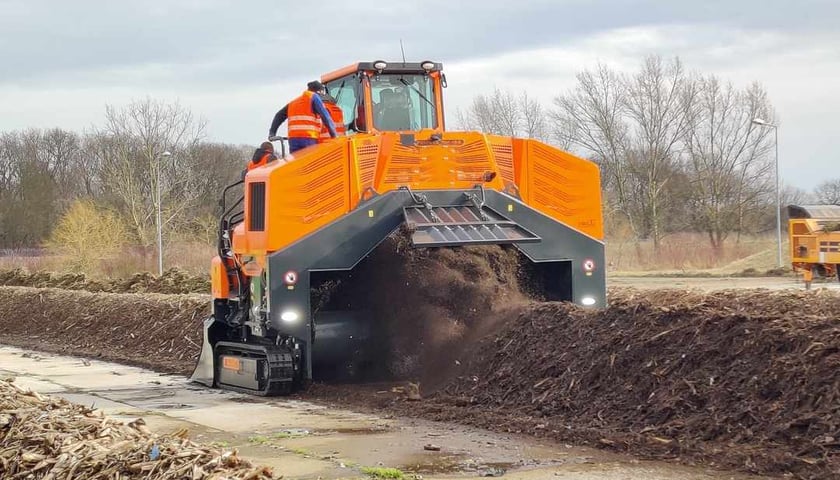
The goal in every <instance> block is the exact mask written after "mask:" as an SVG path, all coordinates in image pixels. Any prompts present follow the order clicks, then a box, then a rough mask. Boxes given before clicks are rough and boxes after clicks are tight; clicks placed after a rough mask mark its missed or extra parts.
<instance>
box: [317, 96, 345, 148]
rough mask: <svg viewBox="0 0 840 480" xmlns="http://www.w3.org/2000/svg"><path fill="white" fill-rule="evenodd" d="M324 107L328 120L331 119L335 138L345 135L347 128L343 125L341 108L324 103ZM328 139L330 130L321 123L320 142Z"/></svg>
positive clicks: (330, 103)
mask: <svg viewBox="0 0 840 480" xmlns="http://www.w3.org/2000/svg"><path fill="white" fill-rule="evenodd" d="M324 106H325V107H327V111H329V112H330V118H332V121H333V123H334V124H335V134H336V136H341V135H346V134H347V126H346V125H344V112H342V111H341V108H340V107H339V106H338V105H336V104H334V103H332V102H324ZM329 139H330V129H329V128H327V124H325V123H324V122H321V140H320V141H321V142H323V141H325V140H329Z"/></svg>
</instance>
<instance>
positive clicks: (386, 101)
mask: <svg viewBox="0 0 840 480" xmlns="http://www.w3.org/2000/svg"><path fill="white" fill-rule="evenodd" d="M442 69H443V65H441V64H440V63H436V62H431V61H426V62H393V63H391V62H385V61H383V60H378V61H374V62H359V63H356V64H353V65H349V66H347V67H344V68H342V69H339V70H336V71H334V72H331V73H328V74H325V75H322V76H321V81H322V82H323V83H324V85H325V86H326V88H327V93H328V94H329V95H330V96H332V97H333V98H335V100H336V103H337V104H338V106H339V107H340V108H341V111H342V113H343V114H344V123H345V124H346V125H347V126H348V133H350V134H353V133H359V132H368V133H375V132H388V131H390V132H404V131H420V130H438V131H442V130H443V129H444V116H443V93H442V89H443V87H445V86H446V81H445V78H446V77H445V76H444V75H443V73H442V71H441V70H442Z"/></svg>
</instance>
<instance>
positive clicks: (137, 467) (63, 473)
mask: <svg viewBox="0 0 840 480" xmlns="http://www.w3.org/2000/svg"><path fill="white" fill-rule="evenodd" d="M0 478H4V479H32V480H35V479H44V480H53V479H62V480H64V479H74V480H93V479H134V478H144V479H154V480H174V479H189V480H205V479H207V480H210V479H215V480H222V479H230V480H234V479H236V480H266V479H273V478H278V477H275V476H274V475H273V474H272V472H271V471H270V470H269V469H267V468H265V467H255V466H253V465H251V464H250V463H249V462H247V461H246V460H243V459H241V458H239V457H238V456H237V454H236V452H235V451H229V452H225V451H222V450H219V449H215V448H209V447H205V446H202V445H199V444H196V443H194V442H192V441H190V440H189V439H188V438H187V432H186V430H181V431H178V432H175V433H173V434H171V435H165V436H157V435H154V434H152V433H151V432H150V431H149V430H148V429H147V428H146V427H145V422H143V420H142V419H137V420H135V421H133V422H130V423H128V424H123V423H122V422H119V421H117V420H114V419H111V418H108V417H106V416H104V415H103V414H102V413H101V412H99V411H96V410H92V409H90V408H87V407H84V406H81V405H76V404H73V403H70V402H68V401H66V400H64V399H60V398H53V397H45V396H43V395H40V394H38V393H35V392H30V391H27V390H24V389H23V388H21V387H19V386H17V385H15V384H14V383H12V382H11V381H9V380H0Z"/></svg>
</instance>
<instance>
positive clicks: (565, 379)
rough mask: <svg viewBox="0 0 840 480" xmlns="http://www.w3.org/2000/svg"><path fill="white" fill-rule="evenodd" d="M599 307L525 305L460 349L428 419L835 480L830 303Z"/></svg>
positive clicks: (635, 302)
mask: <svg viewBox="0 0 840 480" xmlns="http://www.w3.org/2000/svg"><path fill="white" fill-rule="evenodd" d="M611 293H612V295H611V306H610V307H609V308H608V309H606V310H604V311H601V312H592V311H587V310H584V309H581V308H578V307H575V306H573V305H569V304H563V303H535V304H533V305H530V306H529V307H527V308H524V309H523V310H522V311H521V312H520V313H519V314H518V315H516V316H514V317H512V318H510V319H509V322H507V323H506V324H505V325H504V326H503V328H502V329H501V330H500V331H498V332H497V333H495V334H493V335H490V336H487V337H485V338H483V339H482V340H481V341H479V342H478V343H477V344H475V345H473V346H471V347H469V348H468V350H467V351H464V352H462V357H461V361H462V362H464V363H463V366H462V367H461V369H460V371H459V372H458V373H457V374H456V376H455V378H453V379H452V380H451V381H450V382H449V383H448V384H447V385H446V387H445V388H444V389H442V390H440V391H438V392H437V393H434V394H432V395H431V396H430V398H429V399H428V400H427V401H426V402H420V403H400V402H395V403H393V404H392V405H391V406H392V408H396V409H397V410H399V411H403V412H405V413H409V412H413V413H414V414H415V415H416V414H421V415H424V416H428V417H431V418H434V419H440V420H457V421H462V422H463V421H466V422H469V423H472V424H475V425H479V426H483V427H488V428H492V429H502V430H507V431H514V432H527V433H530V434H535V435H539V436H548V437H554V438H556V439H561V440H565V441H575V442H579V443H585V444H591V445H598V446H602V447H606V448H611V449H617V450H629V451H634V452H636V453H644V454H649V455H651V456H654V457H658V458H663V457H665V458H667V457H671V458H673V457H682V458H684V459H696V460H701V461H703V462H704V463H706V464H712V465H715V464H717V465H726V466H727V467H737V468H740V469H743V470H747V471H752V472H756V473H767V474H773V473H781V472H790V473H793V474H795V475H796V476H797V477H798V478H814V479H816V478H840V409H838V405H840V377H838V374H837V372H838V371H840V322H838V320H837V312H838V311H840V296H837V295H836V294H831V293H829V292H827V291H817V292H796V291H784V292H771V291H761V290H758V291H756V290H754V291H745V290H740V291H722V292H716V293H708V294H703V293H696V292H686V291H676V290H675V291H659V292H650V291H644V292H640V291H635V290H632V289H623V290H618V291H612V292H611Z"/></svg>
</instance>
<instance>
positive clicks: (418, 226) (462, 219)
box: [403, 205, 540, 247]
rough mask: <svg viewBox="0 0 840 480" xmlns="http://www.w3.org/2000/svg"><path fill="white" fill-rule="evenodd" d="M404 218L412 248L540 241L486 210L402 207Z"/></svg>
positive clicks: (458, 206) (493, 212) (471, 207)
mask: <svg viewBox="0 0 840 480" xmlns="http://www.w3.org/2000/svg"><path fill="white" fill-rule="evenodd" d="M482 213H483V214H484V218H482V215H481V214H482ZM403 216H404V218H405V224H406V226H407V227H408V229H409V231H411V242H412V244H414V246H415V247H446V246H456V245H488V244H503V243H532V242H539V241H540V237H538V236H536V235H535V234H533V233H531V232H529V231H528V230H526V229H524V228H523V227H521V226H519V225H518V224H516V222H512V221H510V220H508V219H507V218H505V217H503V216H502V215H500V214H498V213H496V212H495V211H493V210H491V209H490V208H488V207H482V208H481V210H479V209H478V208H477V207H473V206H468V205H457V206H445V207H430V208H429V207H421V206H413V207H405V208H404V210H403Z"/></svg>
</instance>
